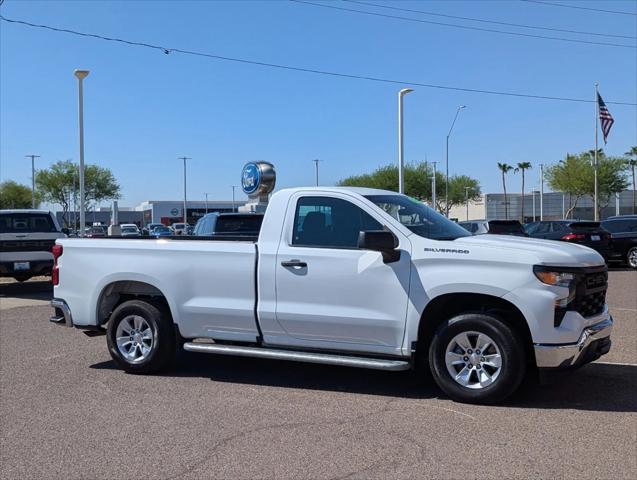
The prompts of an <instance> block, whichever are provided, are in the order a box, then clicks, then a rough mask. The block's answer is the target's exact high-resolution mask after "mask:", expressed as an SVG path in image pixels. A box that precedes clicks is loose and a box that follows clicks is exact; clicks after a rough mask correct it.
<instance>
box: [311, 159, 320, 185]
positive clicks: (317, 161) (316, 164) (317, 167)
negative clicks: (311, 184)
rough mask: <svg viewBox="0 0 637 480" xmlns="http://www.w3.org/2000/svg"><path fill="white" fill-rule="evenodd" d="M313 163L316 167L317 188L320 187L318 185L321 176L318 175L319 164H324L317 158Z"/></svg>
mask: <svg viewBox="0 0 637 480" xmlns="http://www.w3.org/2000/svg"><path fill="white" fill-rule="evenodd" d="M312 161H313V162H314V166H315V167H316V186H317V187H318V184H319V174H318V170H319V162H322V160H319V159H318V158H315V159H314V160H312Z"/></svg>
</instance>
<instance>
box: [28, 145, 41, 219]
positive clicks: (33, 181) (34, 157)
mask: <svg viewBox="0 0 637 480" xmlns="http://www.w3.org/2000/svg"><path fill="white" fill-rule="evenodd" d="M25 157H26V158H30V159H31V208H35V159H36V158H40V155H25Z"/></svg>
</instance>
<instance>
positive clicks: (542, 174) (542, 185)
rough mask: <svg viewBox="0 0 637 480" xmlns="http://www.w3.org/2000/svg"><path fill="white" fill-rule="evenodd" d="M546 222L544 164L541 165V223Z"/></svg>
mask: <svg viewBox="0 0 637 480" xmlns="http://www.w3.org/2000/svg"><path fill="white" fill-rule="evenodd" d="M542 220H544V164H543V163H540V222H541V221H542Z"/></svg>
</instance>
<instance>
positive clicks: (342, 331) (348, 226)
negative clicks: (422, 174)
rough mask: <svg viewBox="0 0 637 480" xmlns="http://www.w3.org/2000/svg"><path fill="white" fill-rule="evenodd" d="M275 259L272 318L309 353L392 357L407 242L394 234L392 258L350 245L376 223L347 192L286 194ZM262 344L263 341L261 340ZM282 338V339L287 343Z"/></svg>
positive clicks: (405, 282)
mask: <svg viewBox="0 0 637 480" xmlns="http://www.w3.org/2000/svg"><path fill="white" fill-rule="evenodd" d="M290 202H291V203H290V205H289V206H288V212H291V211H293V212H294V215H293V217H292V215H288V220H287V222H286V226H285V227H284V233H283V236H282V238H281V243H280V245H279V249H278V252H277V257H276V267H275V268H276V275H275V278H276V319H277V322H278V323H279V325H280V326H281V328H282V329H283V330H284V331H285V333H286V334H287V335H288V336H289V337H292V338H294V339H297V340H302V341H301V342H292V344H295V345H304V346H308V347H315V348H321V347H322V348H331V349H345V350H347V349H351V350H361V351H370V352H383V353H390V354H399V353H400V347H401V344H402V340H403V334H404V330H405V319H406V312H407V303H408V299H409V275H410V266H411V261H410V250H411V243H410V242H409V240H408V239H407V237H406V236H404V235H402V234H401V233H400V232H394V233H395V234H396V236H397V237H398V238H399V245H400V246H399V248H400V249H401V250H402V252H401V257H400V260H398V261H396V262H392V263H383V259H382V255H381V253H379V252H375V251H369V250H361V249H359V248H358V246H357V243H358V234H359V232H360V231H363V230H382V229H383V228H384V226H383V225H382V224H381V223H379V222H378V221H377V220H375V219H374V218H373V217H372V215H371V214H370V213H373V209H372V208H371V207H369V206H368V205H366V204H365V203H364V202H362V201H360V200H359V199H357V198H356V197H353V196H349V195H347V194H335V193H331V192H330V193H329V194H325V195H321V194H319V193H316V194H315V193H312V194H311V195H307V194H298V195H296V196H293V197H292V198H291V200H290ZM266 341H268V339H267V338H266ZM288 341H289V340H288Z"/></svg>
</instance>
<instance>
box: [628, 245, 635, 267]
mask: <svg viewBox="0 0 637 480" xmlns="http://www.w3.org/2000/svg"><path fill="white" fill-rule="evenodd" d="M636 256H637V247H633V248H631V249H629V250H628V252H627V253H626V264H627V265H628V266H629V267H630V268H633V269H637V260H635V257H636Z"/></svg>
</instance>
